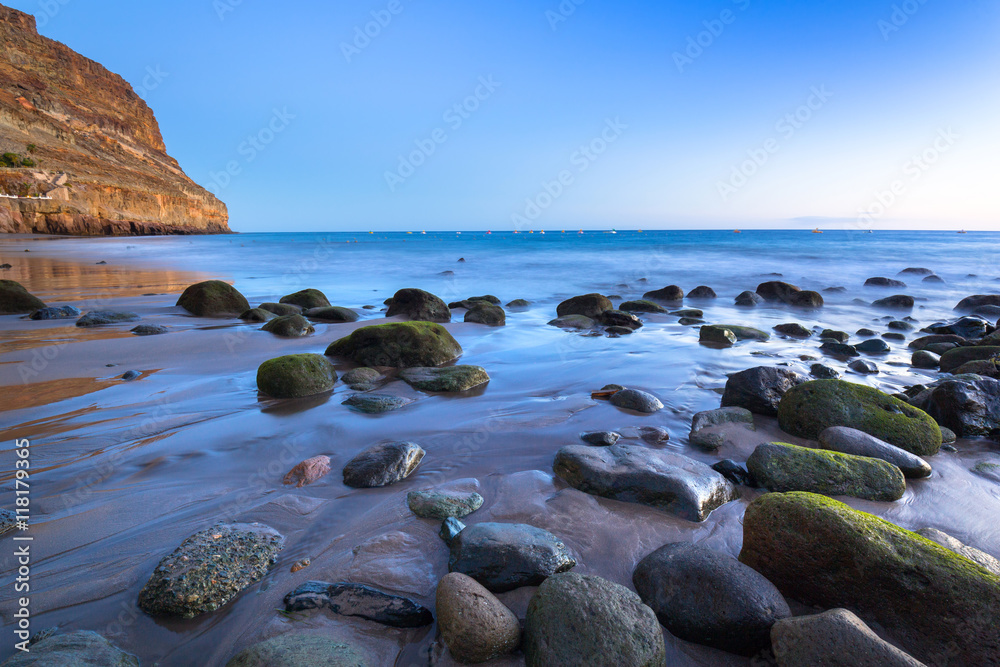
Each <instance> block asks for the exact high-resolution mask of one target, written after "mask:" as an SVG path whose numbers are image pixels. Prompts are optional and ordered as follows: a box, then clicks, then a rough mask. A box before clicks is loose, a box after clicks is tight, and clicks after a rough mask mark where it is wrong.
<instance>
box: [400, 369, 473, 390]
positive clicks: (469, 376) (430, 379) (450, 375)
mask: <svg viewBox="0 0 1000 667" xmlns="http://www.w3.org/2000/svg"><path fill="white" fill-rule="evenodd" d="M399 377H400V379H401V380H403V382H406V383H407V384H408V385H410V386H411V387H413V388H414V389H419V390H420V391H437V392H442V393H459V392H463V391H468V390H470V389H473V388H475V387H478V386H480V385H483V384H486V383H487V382H489V381H490V376H489V373H487V372H486V369H485V368H482V367H480V366H445V367H443V368H407V369H405V370H403V371H401V372H400V373H399Z"/></svg>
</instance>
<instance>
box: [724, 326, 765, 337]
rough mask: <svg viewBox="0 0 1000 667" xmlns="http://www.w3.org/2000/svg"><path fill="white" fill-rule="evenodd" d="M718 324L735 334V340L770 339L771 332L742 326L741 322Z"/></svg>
mask: <svg viewBox="0 0 1000 667" xmlns="http://www.w3.org/2000/svg"><path fill="white" fill-rule="evenodd" d="M718 326H720V327H722V328H723V329H729V330H730V331H732V332H733V334H734V335H735V336H736V340H759V341H768V340H771V334H769V333H767V332H766V331H761V330H760V329H754V328H753V327H747V326H743V325H742V324H719V325H718Z"/></svg>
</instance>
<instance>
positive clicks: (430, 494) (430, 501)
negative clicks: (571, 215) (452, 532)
mask: <svg viewBox="0 0 1000 667" xmlns="http://www.w3.org/2000/svg"><path fill="white" fill-rule="evenodd" d="M406 503H407V505H409V507H410V511H411V512H413V513H414V514H416V515H417V516H419V517H422V518H424V519H437V520H439V521H443V520H444V519H447V518H448V517H455V518H456V519H461V518H463V517H466V516H468V515H470V514H472V513H473V512H475V511H476V510H477V509H479V508H480V507H482V506H483V497H482V496H481V495H479V494H478V493H465V494H456V493H444V492H441V491H430V490H428V491H410V492H409V493H408V494H406Z"/></svg>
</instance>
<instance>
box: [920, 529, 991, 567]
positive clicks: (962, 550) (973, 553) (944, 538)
mask: <svg viewBox="0 0 1000 667" xmlns="http://www.w3.org/2000/svg"><path fill="white" fill-rule="evenodd" d="M917 535H920V536H921V537H926V538H927V539H928V540H930V541H931V542H935V543H937V544H940V545H941V546H943V547H944V548H945V549H948V550H950V551H954V552H955V553H957V554H958V555H959V556H964V557H966V558H968V559H969V560H971V561H972V562H974V563H978V564H979V565H982V566H983V567H984V568H986V569H987V570H989V571H990V572H991V573H993V574H995V575H997V576H1000V560H997V559H996V558H994V557H993V556H991V555H989V554H988V553H986V552H985V551H980V550H979V549H976V548H975V547H970V546H968V545H966V544H963V543H962V542H960V541H959V540H956V539H955V538H954V537H952V536H951V535H949V534H948V533H945V532H944V531H940V530H938V529H937V528H921V529H920V530H918V531H917Z"/></svg>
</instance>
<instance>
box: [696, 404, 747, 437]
mask: <svg viewBox="0 0 1000 667" xmlns="http://www.w3.org/2000/svg"><path fill="white" fill-rule="evenodd" d="M725 424H741V425H743V426H744V427H745V428H749V429H750V430H751V431H753V430H754V425H753V413H752V412H750V410H747V409H745V408H740V407H725V408H718V409H716V410H705V411H704V412H699V413H697V414H696V415H695V416H694V418H693V419H692V420H691V431H692V432H693V431H701V430H702V429H706V428H712V427H714V426H722V425H725Z"/></svg>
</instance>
